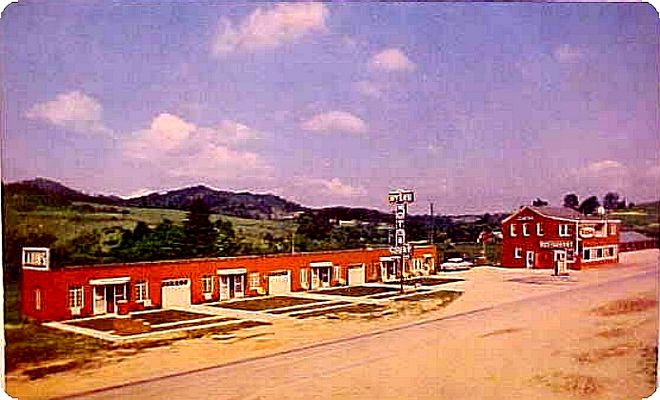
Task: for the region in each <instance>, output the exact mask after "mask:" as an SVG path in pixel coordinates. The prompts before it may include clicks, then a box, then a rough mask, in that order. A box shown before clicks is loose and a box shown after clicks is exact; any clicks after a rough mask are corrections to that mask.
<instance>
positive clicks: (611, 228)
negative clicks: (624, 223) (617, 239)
mask: <svg viewBox="0 0 660 400" xmlns="http://www.w3.org/2000/svg"><path fill="white" fill-rule="evenodd" d="M610 235H616V225H615V224H610Z"/></svg>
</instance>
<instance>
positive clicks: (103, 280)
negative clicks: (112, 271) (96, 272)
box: [89, 276, 131, 285]
mask: <svg viewBox="0 0 660 400" xmlns="http://www.w3.org/2000/svg"><path fill="white" fill-rule="evenodd" d="M130 281H131V278H130V277H129V276H122V277H119V278H101V279H90V280H89V284H90V285H117V284H120V283H128V282H130Z"/></svg>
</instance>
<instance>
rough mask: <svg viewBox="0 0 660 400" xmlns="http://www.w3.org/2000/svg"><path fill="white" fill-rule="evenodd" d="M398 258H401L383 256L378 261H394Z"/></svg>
mask: <svg viewBox="0 0 660 400" xmlns="http://www.w3.org/2000/svg"><path fill="white" fill-rule="evenodd" d="M399 258H401V257H398V256H397V257H395V256H384V257H380V261H396V260H398V259H399Z"/></svg>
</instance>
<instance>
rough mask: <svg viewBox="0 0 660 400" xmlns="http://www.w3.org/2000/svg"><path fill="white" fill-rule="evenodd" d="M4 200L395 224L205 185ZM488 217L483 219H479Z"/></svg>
mask: <svg viewBox="0 0 660 400" xmlns="http://www.w3.org/2000/svg"><path fill="white" fill-rule="evenodd" d="M3 196H4V197H3V198H4V199H5V200H9V203H11V204H13V205H14V207H15V208H20V209H23V210H28V209H33V208H34V207H35V206H38V205H50V206H58V205H59V206H61V205H69V204H71V202H88V203H98V204H104V205H112V206H117V207H146V208H168V209H176V210H187V209H188V208H189V207H190V204H191V203H192V201H193V200H194V199H197V198H201V199H202V200H204V202H205V203H206V204H207V205H208V206H209V207H210V209H211V211H212V212H214V213H218V214H223V215H229V216H235V217H241V218H252V219H285V218H291V217H292V215H294V213H298V212H305V211H307V212H313V213H314V214H320V215H323V216H325V217H327V218H328V219H331V220H336V221H337V223H338V221H340V220H342V221H351V220H356V221H362V222H369V223H372V224H377V223H393V216H392V213H391V212H390V213H388V212H382V211H379V210H375V209H369V208H357V207H325V208H317V209H312V208H309V207H305V206H302V205H300V204H298V203H295V202H292V201H288V200H286V199H283V198H281V197H279V196H275V195H272V194H254V193H249V192H230V191H223V190H216V189H212V188H209V187H208V186H204V185H198V186H191V187H187V188H183V189H176V190H169V191H167V192H160V193H151V194H147V195H144V196H138V197H132V198H129V199H123V198H121V197H117V196H103V195H90V194H86V193H83V192H81V191H78V190H74V189H71V188H68V187H66V186H64V185H63V184H61V183H59V182H56V181H53V180H50V179H45V178H36V179H32V180H28V181H22V182H14V183H8V184H3ZM504 216H506V214H500V213H496V214H492V215H490V214H485V215H484V216H481V215H469V216H440V215H436V216H435V217H434V219H435V226H436V227H438V228H441V227H448V226H451V225H453V224H460V223H466V222H468V221H467V220H466V218H468V219H469V218H471V219H472V220H475V221H477V220H478V221H480V222H483V223H491V224H496V223H498V222H499V221H500V220H501V219H502V218H504ZM483 217H487V218H486V220H483V221H482V220H481V219H482V218H483ZM408 223H409V224H411V225H420V226H421V225H424V226H427V225H430V224H431V217H430V216H429V215H409V220H408Z"/></svg>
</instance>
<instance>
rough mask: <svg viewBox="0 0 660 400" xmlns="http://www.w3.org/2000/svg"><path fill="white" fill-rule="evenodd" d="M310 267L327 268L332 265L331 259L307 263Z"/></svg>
mask: <svg viewBox="0 0 660 400" xmlns="http://www.w3.org/2000/svg"><path fill="white" fill-rule="evenodd" d="M309 266H310V267H311V268H327V267H332V261H318V262H311V263H309Z"/></svg>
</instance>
